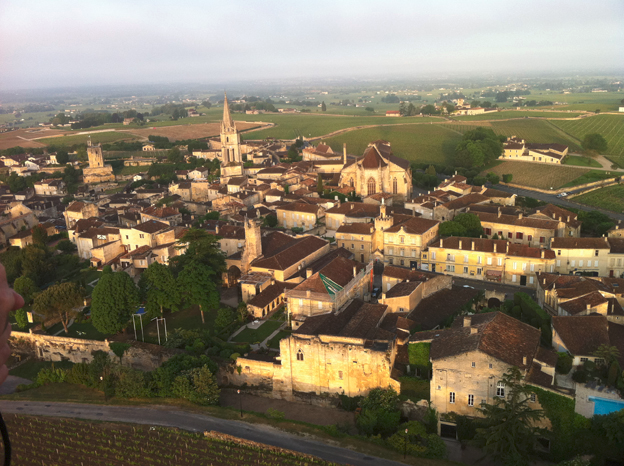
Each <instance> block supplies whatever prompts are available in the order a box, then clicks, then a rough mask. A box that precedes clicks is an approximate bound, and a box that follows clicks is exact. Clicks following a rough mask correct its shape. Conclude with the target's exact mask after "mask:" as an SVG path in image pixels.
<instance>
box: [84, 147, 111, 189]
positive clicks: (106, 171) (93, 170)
mask: <svg viewBox="0 0 624 466" xmlns="http://www.w3.org/2000/svg"><path fill="white" fill-rule="evenodd" d="M87 156H88V157H89V168H84V169H83V170H82V174H83V178H84V182H85V183H103V182H105V181H115V175H114V174H113V167H112V166H111V165H105V164H104V155H103V154H102V144H96V145H92V144H91V138H89V139H88V141H87Z"/></svg>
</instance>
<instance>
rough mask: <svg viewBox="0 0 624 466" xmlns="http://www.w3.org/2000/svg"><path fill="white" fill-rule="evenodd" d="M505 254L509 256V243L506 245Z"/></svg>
mask: <svg viewBox="0 0 624 466" xmlns="http://www.w3.org/2000/svg"><path fill="white" fill-rule="evenodd" d="M505 254H509V241H507V242H506V243H505Z"/></svg>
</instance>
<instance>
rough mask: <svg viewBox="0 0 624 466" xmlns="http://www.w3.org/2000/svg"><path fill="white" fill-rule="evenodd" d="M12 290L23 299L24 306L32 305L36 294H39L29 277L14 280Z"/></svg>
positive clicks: (37, 288)
mask: <svg viewBox="0 0 624 466" xmlns="http://www.w3.org/2000/svg"><path fill="white" fill-rule="evenodd" d="M13 289H14V290H15V291H16V292H17V293H19V294H20V295H21V296H22V298H24V304H25V305H26V306H29V305H30V304H32V302H33V300H34V299H35V296H36V294H37V293H39V287H38V286H37V284H36V283H35V282H34V281H33V280H32V278H30V277H18V278H16V279H15V283H14V284H13Z"/></svg>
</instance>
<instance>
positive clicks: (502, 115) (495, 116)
mask: <svg viewBox="0 0 624 466" xmlns="http://www.w3.org/2000/svg"><path fill="white" fill-rule="evenodd" d="M579 115H580V113H578V112H548V111H539V110H533V111H531V110H508V111H502V112H492V113H481V114H479V115H465V116H453V117H452V118H453V119H454V120H457V121H480V120H484V121H488V120H505V119H508V118H513V119H516V118H529V117H530V118H576V117H577V116H579Z"/></svg>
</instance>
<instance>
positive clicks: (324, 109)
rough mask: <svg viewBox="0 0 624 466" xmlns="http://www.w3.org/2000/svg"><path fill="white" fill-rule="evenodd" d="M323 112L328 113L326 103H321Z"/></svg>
mask: <svg viewBox="0 0 624 466" xmlns="http://www.w3.org/2000/svg"><path fill="white" fill-rule="evenodd" d="M321 111H322V112H325V111H327V105H325V101H323V102H321Z"/></svg>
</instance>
